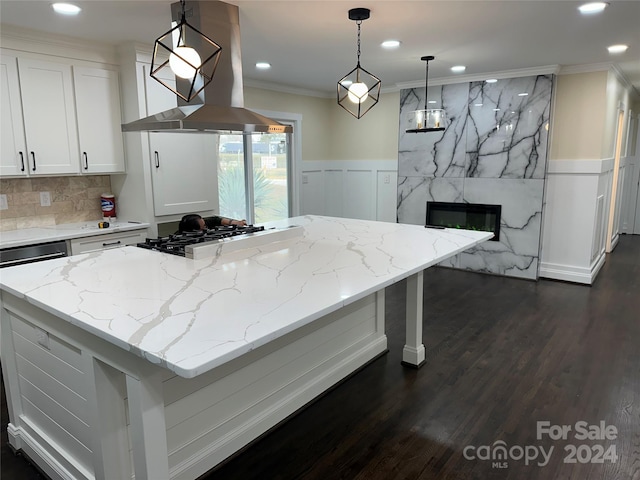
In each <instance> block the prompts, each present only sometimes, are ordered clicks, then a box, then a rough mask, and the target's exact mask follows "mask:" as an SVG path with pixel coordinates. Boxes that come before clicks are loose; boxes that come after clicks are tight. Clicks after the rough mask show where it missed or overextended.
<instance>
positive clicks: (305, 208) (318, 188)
mask: <svg viewBox="0 0 640 480" xmlns="http://www.w3.org/2000/svg"><path fill="white" fill-rule="evenodd" d="M323 176H324V172H323V171H322V170H304V171H303V172H302V187H301V189H300V192H301V197H302V198H301V199H300V213H301V214H304V213H306V214H309V215H323V214H324V210H325V207H324V179H323Z"/></svg>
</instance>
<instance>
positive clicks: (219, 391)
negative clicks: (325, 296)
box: [2, 290, 387, 479]
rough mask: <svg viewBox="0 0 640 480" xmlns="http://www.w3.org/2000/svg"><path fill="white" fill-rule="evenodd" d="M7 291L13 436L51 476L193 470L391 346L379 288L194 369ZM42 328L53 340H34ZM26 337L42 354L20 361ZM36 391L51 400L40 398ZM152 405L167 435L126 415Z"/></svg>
mask: <svg viewBox="0 0 640 480" xmlns="http://www.w3.org/2000/svg"><path fill="white" fill-rule="evenodd" d="M2 294H3V300H4V305H5V307H6V309H7V310H6V311H5V312H4V315H3V319H4V320H3V321H5V325H8V331H9V332H10V333H9V334H10V341H7V340H6V339H5V340H3V341H4V343H5V345H9V348H8V349H7V350H3V368H4V369H5V372H6V373H5V375H6V377H5V378H9V379H11V378H14V379H15V381H10V382H9V383H8V384H7V390H8V391H7V395H8V396H9V398H11V399H12V401H11V402H10V404H9V407H10V414H11V423H10V425H9V433H10V442H11V444H12V445H13V446H14V447H15V448H18V449H22V450H24V451H25V452H27V453H28V454H29V456H30V457H31V458H32V459H33V460H34V462H35V463H37V464H38V465H39V466H40V467H41V468H43V470H44V471H45V472H46V473H47V474H48V475H49V476H50V477H51V478H54V479H58V478H60V479H69V478H73V479H90V478H98V479H100V478H108V477H109V476H110V475H112V474H113V473H114V472H118V473H117V474H118V475H124V474H126V473H127V472H130V473H131V474H133V471H132V470H133V469H134V468H136V467H134V466H136V464H137V465H142V467H137V468H142V470H143V471H144V470H145V469H148V468H156V467H158V465H160V466H159V468H160V470H158V472H160V471H161V472H167V471H168V472H169V473H168V476H167V477H168V478H171V479H174V478H175V479H195V478H197V477H198V476H200V475H201V474H203V473H205V472H206V471H207V470H209V469H211V468H213V467H214V466H216V465H217V464H218V463H220V462H221V461H222V460H224V459H225V458H227V457H229V456H230V455H232V454H233V453H235V452H236V451H237V450H239V449H240V448H242V447H243V446H245V445H247V444H248V443H250V442H251V441H252V440H254V439H256V438H257V437H259V436H260V435H262V434H263V433H264V432H266V431H268V430H269V429H270V428H272V427H274V426H275V425H277V424H278V423H279V422H281V421H283V420H285V419H286V418H287V417H288V416H290V415H291V414H293V413H295V412H296V411H297V410H298V409H300V408H302V407H303V406H304V405H306V404H307V403H309V402H310V401H312V400H313V399H314V398H315V397H317V396H318V395H320V394H322V393H323V392H324V391H326V390H327V389H329V388H331V387H332V386H333V385H335V384H336V383H338V382H340V381H341V380H343V379H345V378H346V377H348V376H349V375H350V374H352V373H354V372H355V371H357V370H358V369H359V368H361V367H363V366H364V365H366V364H367V363H368V362H370V361H371V360H373V359H375V358H376V357H377V356H379V355H381V354H383V353H384V352H386V351H387V338H386V335H385V334H384V327H385V326H384V291H383V290H381V291H379V292H377V293H374V294H371V295H369V296H367V297H365V298H363V299H360V300H358V301H356V302H353V303H351V304H349V305H346V306H344V307H342V308H341V309H339V310H338V311H335V312H333V313H331V314H328V315H326V316H324V317H322V318H320V319H317V320H315V321H313V322H311V323H310V324H307V325H305V326H302V327H300V328H298V329H295V330H294V331H292V332H290V333H289V334H286V335H285V336H283V337H280V338H278V339H275V340H273V341H272V342H270V343H268V344H267V345H264V346H262V347H259V348H256V349H255V350H252V351H251V352H249V353H247V354H245V355H243V356H241V357H239V358H237V359H235V360H233V361H231V362H229V363H227V364H224V365H222V366H220V367H218V368H216V369H214V370H211V371H209V372H206V373H204V374H202V375H199V376H197V377H195V378H191V379H186V378H182V377H178V376H175V375H174V374H172V372H169V371H168V370H165V369H160V368H158V367H156V366H154V365H152V364H151V363H149V362H148V361H146V360H144V359H142V358H140V357H137V356H135V355H133V354H132V353H130V352H127V351H124V350H122V349H120V348H118V347H115V346H114V345H112V344H110V343H108V342H106V341H104V340H103V339H100V338H98V337H96V336H94V335H92V334H90V333H88V332H86V331H84V330H82V329H80V328H78V327H75V326H74V325H72V324H70V323H68V322H66V321H63V320H61V319H59V318H57V317H55V316H53V315H52V314H50V313H48V312H45V311H43V310H42V309H40V308H38V307H35V306H34V305H31V304H29V303H28V302H27V301H25V300H24V299H20V298H18V297H15V296H13V295H11V294H9V293H7V292H3V293H2ZM5 317H6V318H5ZM5 333H6V332H5ZM43 338H46V339H47V340H46V342H48V346H49V348H46V347H45V346H44V345H42V344H41V343H38V340H39V339H41V340H42V339H43ZM42 341H43V342H44V343H46V342H45V341H44V340H42ZM20 343H26V344H27V349H28V350H29V351H32V352H36V353H31V354H30V355H32V356H33V355H38V356H39V357H33V358H31V357H30V358H31V361H30V362H26V361H25V360H23V359H22V358H21V357H22V353H23V350H24V349H25V347H19V348H18V350H17V351H16V350H14V348H13V345H14V344H20ZM54 357H57V359H56V358H54ZM51 368H54V369H55V370H52V371H49V369H51ZM65 369H66V371H65ZM40 370H42V371H46V372H48V373H46V374H45V373H41V372H40ZM144 372H147V373H146V374H145V373H144ZM56 377H60V379H59V380H57V379H56ZM159 383H160V384H161V392H162V394H161V396H160V397H159V396H158V395H159V390H158V387H157V385H158V384H159ZM31 385H33V387H31ZM145 385H146V387H148V386H149V385H152V386H153V385H156V387H155V389H153V391H154V392H155V394H154V395H151V396H149V395H146V396H145V398H143V399H142V400H143V401H142V402H140V401H135V398H133V397H134V396H135V395H134V392H135V391H137V394H140V393H141V391H140V388H142V387H144V386H145ZM146 387H145V388H146ZM30 389H31V390H33V389H36V390H38V391H41V392H42V395H41V396H42V398H44V399H46V401H42V400H39V401H40V403H39V405H38V408H34V407H32V406H31V404H32V403H33V402H32V401H31V399H30V397H29V396H28V395H32V393H29V392H31V390H30ZM129 390H130V391H129ZM61 392H63V393H61ZM147 393H149V392H147ZM30 402H31V403H30ZM149 404H153V406H154V409H155V411H154V412H155V413H154V415H155V418H156V419H158V418H160V417H159V415H160V416H162V415H164V418H163V419H162V421H160V422H159V423H160V424H163V423H164V425H165V426H164V427H163V428H161V431H164V432H166V435H161V434H159V433H158V429H157V428H150V427H149V422H148V421H140V418H138V421H136V422H134V423H133V424H127V418H129V419H131V418H132V416H131V408H132V405H134V407H133V408H136V409H137V410H138V412H137V414H141V413H142V412H143V410H144V408H145V407H144V405H149ZM25 405H27V406H28V408H25ZM136 405H137V406H136ZM127 408H128V409H129V415H124V414H123V412H124V411H125V409H127ZM65 410H66V411H65ZM40 412H46V415H48V416H50V417H51V418H52V419H54V420H55V421H52V422H47V421H45V420H43V419H44V418H45V417H44V415H43V414H41V413H40ZM112 414H113V415H112ZM137 414H136V415H137ZM134 416H135V415H134ZM151 430H153V432H154V433H153V435H151ZM39 432H41V433H42V434H43V435H39ZM125 432H126V434H125ZM140 435H142V436H144V437H145V438H146V439H147V440H149V442H147V443H146V445H145V446H146V449H143V451H141V450H140V448H139V446H138V444H137V442H129V441H127V445H126V446H125V448H122V447H123V446H122V441H123V439H124V438H127V437H128V438H131V439H133V438H138V437H140ZM150 435H151V436H150ZM154 435H155V438H153V436H154ZM78 438H80V439H82V441H79V440H78ZM52 439H53V440H52ZM158 445H161V448H159V447H158ZM130 458H132V459H133V465H132V462H131V461H130V460H129V459H130ZM150 459H153V461H155V462H157V463H158V465H153V464H152V462H151V461H150ZM163 460H164V461H163ZM140 462H142V463H140ZM128 476H131V475H128ZM163 476H164V475H163Z"/></svg>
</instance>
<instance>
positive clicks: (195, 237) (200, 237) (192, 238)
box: [137, 225, 264, 257]
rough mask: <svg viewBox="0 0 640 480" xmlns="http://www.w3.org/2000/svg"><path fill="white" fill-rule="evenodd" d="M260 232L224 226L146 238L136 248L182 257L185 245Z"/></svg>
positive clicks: (261, 229) (259, 228) (251, 228)
mask: <svg viewBox="0 0 640 480" xmlns="http://www.w3.org/2000/svg"><path fill="white" fill-rule="evenodd" d="M262 231H264V227H263V226H260V227H257V226H254V225H247V226H245V227H238V226H236V225H228V226H227V225H225V226H219V227H214V228H212V229H210V230H202V231H199V232H185V233H176V234H174V235H169V236H168V237H158V238H147V239H146V240H145V241H144V243H138V244H137V246H138V247H141V248H146V249H149V250H157V251H159V252H164V253H171V254H173V255H180V256H181V257H184V256H185V253H186V252H185V247H186V246H187V245H198V244H204V243H207V242H214V241H220V240H223V239H227V238H231V237H238V236H240V235H248V234H250V233H256V232H262Z"/></svg>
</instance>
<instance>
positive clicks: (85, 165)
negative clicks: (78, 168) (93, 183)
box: [82, 152, 89, 170]
mask: <svg viewBox="0 0 640 480" xmlns="http://www.w3.org/2000/svg"><path fill="white" fill-rule="evenodd" d="M82 156H83V157H84V169H85V170H89V160H88V159H87V152H82Z"/></svg>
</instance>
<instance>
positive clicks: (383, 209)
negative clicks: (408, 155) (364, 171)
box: [376, 170, 398, 222]
mask: <svg viewBox="0 0 640 480" xmlns="http://www.w3.org/2000/svg"><path fill="white" fill-rule="evenodd" d="M376 188H377V195H376V202H377V203H376V220H381V221H383V222H395V221H396V218H397V205H396V204H397V201H398V195H397V193H396V192H397V191H398V172H397V171H396V170H378V178H377V185H376Z"/></svg>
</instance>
